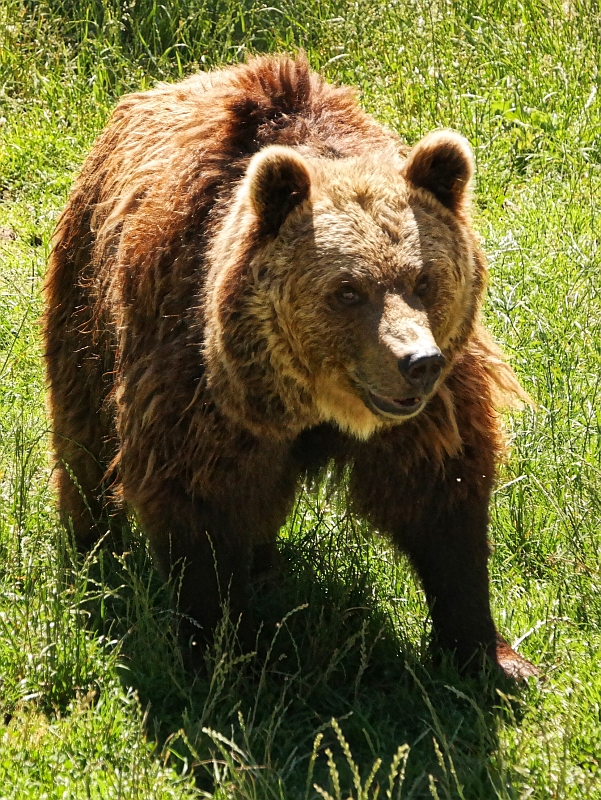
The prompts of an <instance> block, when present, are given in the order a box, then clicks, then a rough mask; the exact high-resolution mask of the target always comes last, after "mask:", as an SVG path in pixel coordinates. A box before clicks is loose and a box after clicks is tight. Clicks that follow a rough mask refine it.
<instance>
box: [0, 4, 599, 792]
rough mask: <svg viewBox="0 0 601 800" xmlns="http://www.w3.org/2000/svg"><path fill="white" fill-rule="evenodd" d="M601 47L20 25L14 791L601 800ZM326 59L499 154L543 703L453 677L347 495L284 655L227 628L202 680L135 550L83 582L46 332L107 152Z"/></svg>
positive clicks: (527, 559) (281, 30)
mask: <svg viewBox="0 0 601 800" xmlns="http://www.w3.org/2000/svg"><path fill="white" fill-rule="evenodd" d="M600 32H601V12H600V8H599V3H598V0H575V1H574V0H564V2H559V0H446V1H445V0H402V2H401V1H400V0H387V1H386V0H357V2H350V1H349V0H276V2H275V3H274V4H273V5H269V6H268V5H263V4H261V3H260V2H257V0H241V2H234V0H163V2H162V3H160V4H159V3H157V2H156V0H3V2H2V3H0V201H1V202H0V297H1V306H0V376H1V380H0V710H1V712H2V716H0V798H7V799H8V798H19V799H20V798H32V800H33V799H34V798H35V800H38V799H39V798H48V799H49V800H50V798H52V799H53V800H54V798H57V800H58V798H103V799H104V798H124V799H125V798H127V800H130V798H179V799H182V798H192V797H209V796H212V797H215V798H216V799H217V800H225V798H228V799H229V798H236V799H238V798H241V799H243V800H284V798H285V799H286V800H288V799H289V798H290V799H291V800H292V799H294V800H296V799H297V798H298V799H299V800H315V798H325V800H330V798H334V799H335V800H342V798H345V800H346V798H353V800H375V798H376V797H381V798H387V799H388V800H393V798H394V799H395V800H396V798H405V799H406V798H424V797H426V798H427V797H433V798H441V799H442V798H464V799H465V800H471V799H474V800H486V799H487V798H503V800H505V799H506V798H507V799H509V798H512V799H516V800H517V798H547V797H549V798H581V797H592V798H594V797H601V766H600V763H599V762H600V757H601V719H600V715H601V710H600V706H601V574H600V558H599V536H600V533H599V519H600V512H601V508H600V499H599V498H600V489H601V460H600V436H599V434H600V428H601V404H600V400H601V388H600V381H601V335H600V334H601V298H600V292H601V280H600V277H599V275H600V271H601V251H600V241H599V240H600V214H601V102H600V100H599V91H598V90H599V88H600V83H601V75H600V74H599V65H600V64H601V41H600V37H601V33H600ZM298 48H303V49H304V50H305V51H306V52H307V54H308V56H309V59H310V61H311V63H312V65H313V67H314V68H315V69H318V70H321V71H322V72H323V74H325V76H326V77H327V78H328V79H331V80H336V81H340V82H344V83H349V84H352V85H355V86H357V87H358V92H359V97H360V100H361V102H362V104H363V105H364V106H365V107H366V108H367V109H368V110H369V111H370V112H372V113H373V114H375V115H376V116H377V117H378V118H379V119H380V120H381V121H382V122H384V123H385V124H387V125H389V126H391V127H393V128H394V129H396V130H397V131H399V133H400V134H401V135H402V136H403V137H404V138H405V139H406V140H407V141H409V142H413V141H415V140H416V139H417V138H419V137H420V136H421V135H422V134H424V133H425V132H427V131H428V130H431V129H433V128H437V127H441V126H451V127H454V128H456V129H458V130H460V131H461V132H462V133H464V134H465V135H466V136H467V137H468V138H469V140H470V141H471V143H472V146H473V148H474V151H475V154H476V160H477V182H476V186H475V199H476V224H477V227H478V230H479V232H480V234H481V236H482V238H483V243H484V246H485V249H486V251H487V253H488V255H489V259H490V267H491V286H490V291H489V296H488V300H487V305H486V308H485V316H486V320H487V323H488V325H489V326H490V327H491V329H492V330H493V331H494V333H495V335H496V336H497V338H498V339H499V340H500V341H501V342H502V343H503V346H504V348H505V349H506V351H507V352H508V353H509V354H510V356H511V360H512V363H513V365H514V367H515V369H516V371H517V372H518V373H519V376H520V378H521V380H522V382H523V384H524V386H525V387H526V389H527V390H528V392H529V393H530V394H531V396H532V398H533V400H534V403H535V405H534V407H533V408H531V409H527V410H525V411H523V412H518V413H515V414H513V415H511V416H507V418H506V425H507V428H508V431H509V432H510V434H511V438H512V442H513V444H512V449H511V453H510V455H509V457H508V460H507V463H506V464H504V465H503V467H502V469H501V471H500V475H499V481H498V486H497V489H496V493H495V496H494V503H493V508H492V525H491V539H492V541H493V544H494V550H493V555H492V559H491V573H492V593H493V603H494V609H495V615H496V619H497V620H498V622H499V625H500V628H501V630H502V631H503V633H504V634H505V635H506V636H507V637H508V638H509V639H510V641H511V642H512V643H515V644H517V646H518V648H519V650H520V651H521V652H523V654H524V655H525V656H526V657H527V658H529V659H530V660H532V661H533V662H535V663H537V664H538V665H539V666H540V668H541V670H542V677H541V679H540V680H538V681H534V682H531V683H530V684H529V685H527V686H524V687H522V688H519V689H517V688H515V687H511V686H507V685H500V684H499V683H498V682H495V679H494V677H493V676H491V675H485V676H482V677H481V678H477V679H471V680H467V679H465V678H463V677H462V676H460V675H459V674H458V673H457V672H456V671H455V670H454V668H453V667H452V665H450V664H446V665H442V666H441V667H440V666H439V667H436V668H435V667H433V666H432V664H431V663H430V661H429V656H428V648H427V642H428V626H427V625H425V624H424V620H425V618H426V611H425V606H424V602H423V597H422V594H421V591H420V590H419V588H418V587H417V586H416V584H415V581H414V579H413V577H412V575H411V573H410V571H409V569H408V567H407V564H406V563H405V562H404V561H402V560H399V559H396V558H395V557H394V556H393V553H392V552H391V550H390V548H389V547H388V546H387V544H386V542H384V541H382V540H381V539H379V538H378V537H377V535H375V534H373V532H370V531H368V530H367V529H366V528H365V527H364V526H363V525H362V524H361V523H360V522H359V521H357V520H355V519H353V518H352V517H351V516H349V515H348V514H347V512H346V510H345V502H344V492H340V493H339V494H334V493H332V491H331V488H330V487H329V486H328V484H327V480H324V481H323V482H322V483H320V485H319V486H316V487H311V488H310V489H308V490H307V491H305V492H304V493H303V495H302V496H301V498H300V499H299V501H298V504H297V506H296V508H295V511H294V513H293V514H292V515H291V518H290V520H289V522H288V524H287V526H286V529H285V530H284V531H282V536H281V548H282V553H283V558H284V562H285V564H286V567H285V578H284V579H283V580H282V581H280V583H281V585H280V586H279V587H278V588H277V590H276V589H272V588H270V587H269V586H265V587H262V588H261V587H259V588H258V589H257V592H256V598H255V601H254V602H255V606H256V609H257V616H258V617H263V618H264V619H265V628H264V632H263V633H264V636H265V637H266V638H267V641H270V642H271V646H270V647H269V649H268V651H267V653H266V654H265V653H264V654H263V655H262V656H260V657H257V658H255V659H253V658H249V657H244V658H241V657H238V656H237V655H236V651H235V648H234V647H233V642H234V639H235V630H233V629H232V626H231V625H228V624H224V625H223V626H222V627H221V628H220V630H219V632H218V635H217V637H216V641H215V645H214V647H213V648H212V649H211V650H210V651H209V652H208V653H207V656H206V663H207V670H206V673H205V674H203V675H200V676H198V677H196V678H194V677H192V676H191V675H190V674H189V673H188V672H187V671H186V669H185V667H184V665H183V664H182V660H181V655H180V652H179V649H178V647H177V643H176V642H175V640H174V636H173V633H172V630H173V626H172V622H173V619H172V612H171V610H170V604H169V597H168V591H167V590H166V588H165V587H164V586H163V585H162V584H161V582H160V581H159V580H158V579H157V577H156V575H155V573H154V572H153V569H152V566H151V562H150V559H149V556H148V552H147V548H146V544H145V541H144V539H143V537H142V536H141V535H140V534H139V532H138V531H137V530H136V529H135V527H133V528H132V532H131V541H130V544H129V546H128V548H127V550H126V552H124V553H122V554H120V555H116V554H113V553H111V552H110V550H109V549H107V548H103V547H100V548H98V549H96V550H95V551H94V552H92V553H91V554H90V555H89V556H88V557H87V558H86V559H80V560H79V561H77V560H74V559H73V557H72V556H73V554H72V547H71V543H70V540H69V537H68V535H66V534H65V533H64V532H63V531H62V530H61V528H60V526H59V525H58V521H57V515H56V511H55V507H54V502H53V498H52V493H51V490H50V479H51V464H50V461H49V458H48V453H47V450H48V422H47V419H46V417H45V412H44V387H43V377H42V369H41V359H40V344H39V329H38V322H37V320H38V317H39V313H40V284H41V279H42V276H43V273H44V268H45V262H46V259H47V256H48V251H49V247H50V237H51V234H52V230H53V227H54V225H55V223H56V219H57V216H58V214H59V212H60V209H61V207H62V206H63V204H64V202H65V199H66V196H67V193H68V191H69V187H70V185H71V183H72V180H73V178H74V176H75V174H76V173H77V170H78V169H79V167H80V165H81V163H82V162H83V159H84V158H85V154H86V152H87V151H88V149H89V147H90V145H91V143H92V141H93V139H94V137H95V136H96V135H97V133H98V132H99V130H100V129H101V128H102V125H103V124H104V122H105V121H106V119H107V116H108V114H109V113H110V110H111V108H112V107H113V106H114V103H115V101H116V99H117V98H118V97H119V96H120V95H121V94H122V93H124V92H126V91H129V90H132V89H139V88H147V87H150V86H152V85H154V83H155V82H156V81H157V80H176V79H178V78H181V77H182V76H185V75H187V74H189V73H191V72H193V71H195V70H198V69H209V68H213V67H218V66H220V65H222V64H225V63H232V62H236V61H239V60H242V59H244V58H245V56H246V55H247V54H248V53H253V52H268V51H269V52H271V51H281V50H286V51H294V50H296V49H298ZM73 564H75V566H73Z"/></svg>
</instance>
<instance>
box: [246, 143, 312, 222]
mask: <svg viewBox="0 0 601 800" xmlns="http://www.w3.org/2000/svg"><path fill="white" fill-rule="evenodd" d="M246 175H247V181H248V192H249V195H250V200H251V203H252V205H253V208H254V210H255V213H256V214H257V216H258V218H259V220H260V222H261V232H262V233H264V234H272V235H275V234H276V233H277V232H278V231H279V229H280V226H281V225H282V223H283V222H284V220H285V219H286V217H287V216H288V214H289V213H290V212H291V211H292V210H293V209H294V208H296V206H298V205H300V203H302V202H303V200H306V199H307V197H309V192H310V191H311V177H310V175H309V170H308V167H307V164H306V162H305V160H304V158H303V157H302V156H300V155H299V154H298V153H297V152H296V151H295V150H293V149H292V148H291V147H280V146H278V145H272V146H271V147H266V148H265V149H264V150H261V151H260V152H259V153H257V155H256V156H254V158H253V159H252V161H251V162H250V165H249V167H248V171H247V173H246Z"/></svg>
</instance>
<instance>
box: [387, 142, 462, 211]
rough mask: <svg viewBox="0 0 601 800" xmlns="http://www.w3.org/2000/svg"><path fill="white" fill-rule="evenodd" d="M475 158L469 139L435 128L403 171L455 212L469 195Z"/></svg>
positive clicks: (419, 144) (409, 159) (410, 154)
mask: <svg viewBox="0 0 601 800" xmlns="http://www.w3.org/2000/svg"><path fill="white" fill-rule="evenodd" d="M473 172H474V158H473V156H472V151H471V148H470V146H469V144H468V143H467V140H466V139H464V138H463V136H460V135H459V134H458V133H455V131H448V130H447V131H434V132H433V133H429V134H428V135H427V136H424V138H423V139H421V140H420V141H419V142H418V143H417V144H416V145H415V147H414V148H413V149H412V150H411V152H410V153H409V156H408V157H407V161H406V163H405V166H404V169H403V173H404V175H405V178H406V179H407V180H408V181H409V182H410V183H412V184H413V185H414V186H419V187H421V188H422V189H427V190H428V191H429V192H432V194H433V195H434V196H435V197H436V198H437V199H438V200H440V202H441V203H442V204H443V205H444V206H446V207H447V208H448V209H450V210H451V211H453V212H457V211H459V210H460V208H461V207H462V206H463V205H464V203H465V201H466V199H467V198H468V192H467V190H468V187H469V182H470V179H471V177H472V175H473Z"/></svg>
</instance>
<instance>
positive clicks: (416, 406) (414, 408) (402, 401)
mask: <svg viewBox="0 0 601 800" xmlns="http://www.w3.org/2000/svg"><path fill="white" fill-rule="evenodd" d="M424 404H425V398H424V397H423V396H422V395H415V396H414V397H398V398H397V397H382V396H381V395H379V394H375V393H374V392H370V391H368V393H367V405H368V407H369V408H370V410H371V411H374V412H375V413H376V414H380V415H384V416H387V417H412V416H414V415H415V414H417V413H418V412H419V411H421V410H422V408H423V406H424Z"/></svg>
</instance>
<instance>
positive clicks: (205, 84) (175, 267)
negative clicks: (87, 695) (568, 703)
mask: <svg viewBox="0 0 601 800" xmlns="http://www.w3.org/2000/svg"><path fill="white" fill-rule="evenodd" d="M471 175H472V157H471V153H470V150H469V147H468V145H467V143H466V142H465V140H464V139H462V138H461V137H460V136H459V135H457V134H455V133H453V132H450V131H440V132H437V133H433V134H430V135H428V136H426V137H425V138H424V139H422V140H421V141H420V142H418V144H417V145H415V147H414V148H412V149H409V148H407V147H405V146H404V145H403V144H402V143H401V142H400V141H399V139H398V138H397V136H396V135H395V134H393V133H392V132H390V131H388V130H386V129H385V128H383V127H381V126H380V125H379V124H377V123H376V122H375V121H374V120H373V119H372V118H371V117H369V116H368V115H366V114H365V113H364V112H363V111H361V110H360V109H359V108H358V107H357V105H356V103H355V100H354V96H353V94H352V92H351V91H350V90H349V89H346V88H340V87H335V86H331V85H328V84H327V83H325V82H324V81H323V80H322V79H321V78H320V77H319V76H317V75H315V74H312V73H311V72H310V70H309V68H308V65H307V62H306V60H305V59H304V58H303V57H298V58H297V59H296V60H291V59H289V58H286V57H275V58H274V57H264V58H257V59H255V60H253V61H251V62H249V63H248V64H247V65H244V66H237V67H234V68H231V69H226V70H223V71H217V72H212V73H208V74H200V75H195V76H194V77H191V78H189V79H187V80H184V81H183V82H181V83H178V84H175V85H160V86H158V88H156V89H154V90H153V91H149V92H144V93H141V94H132V95H129V96H127V97H124V98H123V99H122V100H121V102H120V103H119V105H118V106H117V109H116V110H115V112H114V114H113V116H112V118H111V120H110V122H109V124H108V126H107V128H106V129H105V131H104V132H103V133H102V135H101V136H100V137H99V139H98V140H97V142H96V144H95V145H94V148H93V150H92V152H91V154H90V156H89V158H88V160H87V161H86V163H85V165H84V168H83V170H82V172H81V175H80V176H79V179H78V180H77V183H76V185H75V188H74V189H73V192H72V194H71V197H70V199H69V202H68V204H67V207H66V209H65V211H64V213H63V215H62V217H61V220H60V222H59V225H58V229H57V233H56V239H55V244H54V250H53V253H52V257H51V261H50V267H49V271H48V276H47V279H46V286H45V296H46V311H45V316H44V332H45V347H46V349H45V356H46V365H47V375H48V385H49V406H50V413H51V416H52V420H53V443H54V450H55V453H56V456H57V460H58V465H57V470H56V475H57V484H58V492H59V496H60V508H61V513H62V517H63V519H64V521H65V524H67V525H69V526H72V527H73V529H74V532H75V535H76V538H77V541H78V543H79V545H80V546H81V547H82V548H85V547H87V546H89V545H91V544H92V543H93V542H94V541H95V540H96V539H97V537H98V536H99V535H100V534H101V533H102V531H103V527H102V520H103V519H104V520H105V525H106V520H107V519H108V517H109V516H110V515H111V514H112V515H113V516H114V515H115V514H118V513H123V511H121V512H119V511H118V509H119V508H121V509H122V508H123V507H129V508H130V509H133V510H134V511H135V514H136V515H137V518H138V519H139V521H140V523H141V525H142V527H143V529H144V530H145V532H146V534H147V536H148V538H149V540H150V544H151V547H152V550H153V552H154V555H155V557H156V562H157V565H158V567H159V569H160V571H161V572H162V574H163V575H164V576H169V575H172V576H173V574H174V573H175V574H176V575H179V578H180V586H181V591H180V594H179V607H180V610H181V611H182V612H184V613H185V614H186V615H189V616H191V617H193V618H194V619H195V620H197V622H198V626H197V627H196V628H194V630H196V632H197V633H196V635H197V636H198V635H200V636H201V637H202V638H205V639H207V638H210V637H211V635H212V631H213V629H214V627H215V625H216V623H217V621H218V619H219V616H220V614H221V604H220V597H223V595H224V593H226V592H229V601H230V605H231V610H232V614H233V615H234V617H236V618H237V617H238V615H239V614H240V613H242V612H245V606H246V595H247V585H248V576H249V571H250V568H251V565H252V564H253V559H254V565H255V566H256V567H267V566H268V565H269V563H270V560H271V559H272V558H273V556H274V550H275V540H276V536H277V533H278V529H279V528H280V527H281V525H282V524H283V523H284V521H285V519H286V515H287V513H288V511H289V509H290V507H291V504H292V502H293V499H294V496H295V492H296V490H297V487H298V484H299V481H300V480H301V479H302V477H303V476H304V475H306V474H307V473H314V472H315V471H316V470H319V469H320V468H321V467H323V466H324V465H326V464H327V463H328V462H329V461H330V460H331V459H335V460H336V461H337V463H338V464H339V465H341V466H342V465H347V466H348V467H349V472H350V487H349V489H350V491H349V494H350V496H351V498H352V502H353V504H354V508H355V510H356V512H357V513H359V514H362V515H364V516H365V517H366V518H367V519H369V520H370V521H371V522H372V523H373V525H374V526H376V527H377V528H378V529H380V530H381V531H383V532H385V533H386V534H388V536H389V537H390V538H391V540H392V541H393V542H394V544H395V545H396V546H397V547H398V548H400V550H402V551H403V552H405V553H406V554H407V555H408V556H409V558H410V560H411V562H412V563H413V565H414V567H415V569H416V570H417V573H418V575H419V577H420V578H421V581H422V583H423V586H424V589H425V592H426V596H427V599H428V603H429V606H430V609H431V614H432V620H433V626H434V635H435V641H436V642H437V643H438V645H439V646H440V647H442V648H445V649H446V650H448V651H454V652H455V654H456V656H457V658H458V660H459V663H461V664H464V663H466V662H468V661H470V659H472V663H474V662H473V657H474V656H475V654H476V653H477V652H486V653H487V654H488V656H489V657H490V658H491V659H492V660H493V661H495V662H496V663H498V664H499V665H500V666H501V668H502V669H503V670H504V671H505V673H507V674H508V675H512V676H514V677H517V678H519V677H523V676H526V675H530V674H534V672H535V670H534V668H533V667H532V666H531V665H530V664H529V663H528V662H526V661H524V660H523V659H522V658H521V657H520V656H519V655H517V654H516V653H515V652H514V651H513V650H511V648H510V647H509V646H508V645H507V644H506V643H505V642H504V641H503V640H502V639H501V638H500V637H499V636H498V635H497V632H496V630H495V626H494V623H493V620H492V617H491V612H490V605H489V589H488V573H487V559H488V543H487V524H488V504H489V498H490V493H491V488H492V486H493V482H494V474H495V462H496V460H497V458H498V455H499V453H500V451H501V450H502V447H503V443H502V436H501V432H500V428H499V422H498V419H497V414H496V413H495V410H494V403H495V401H496V399H498V397H500V396H501V395H505V396H515V395H517V396H519V395H520V393H521V389H520V387H519V385H518V383H517V380H516V379H515V377H514V375H513V373H512V371H511V369H510V368H509V367H508V366H507V365H506V364H505V362H504V360H503V358H502V356H501V354H500V352H499V351H498V350H497V349H496V347H495V346H494V345H493V344H492V342H491V341H490V339H489V338H488V336H487V335H486V334H485V332H484V330H483V328H482V327H481V326H480V324H479V322H478V316H479V309H480V304H481V299H482V294H483V291H484V287H485V283H486V267H485V262H484V258H483V256H482V254H481V252H480V249H479V246H478V242H477V240H476V237H475V235H474V233H473V231H472V227H471V224H470V216H469V213H470V212H469V207H470V198H469V183H470V178H471ZM107 496H108V497H111V498H112V504H113V505H112V507H113V510H112V511H110V509H107V507H106V502H105V501H106V497H107ZM247 619H248V613H243V614H242V620H243V622H244V620H247ZM199 632H201V633H200V634H199Z"/></svg>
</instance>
